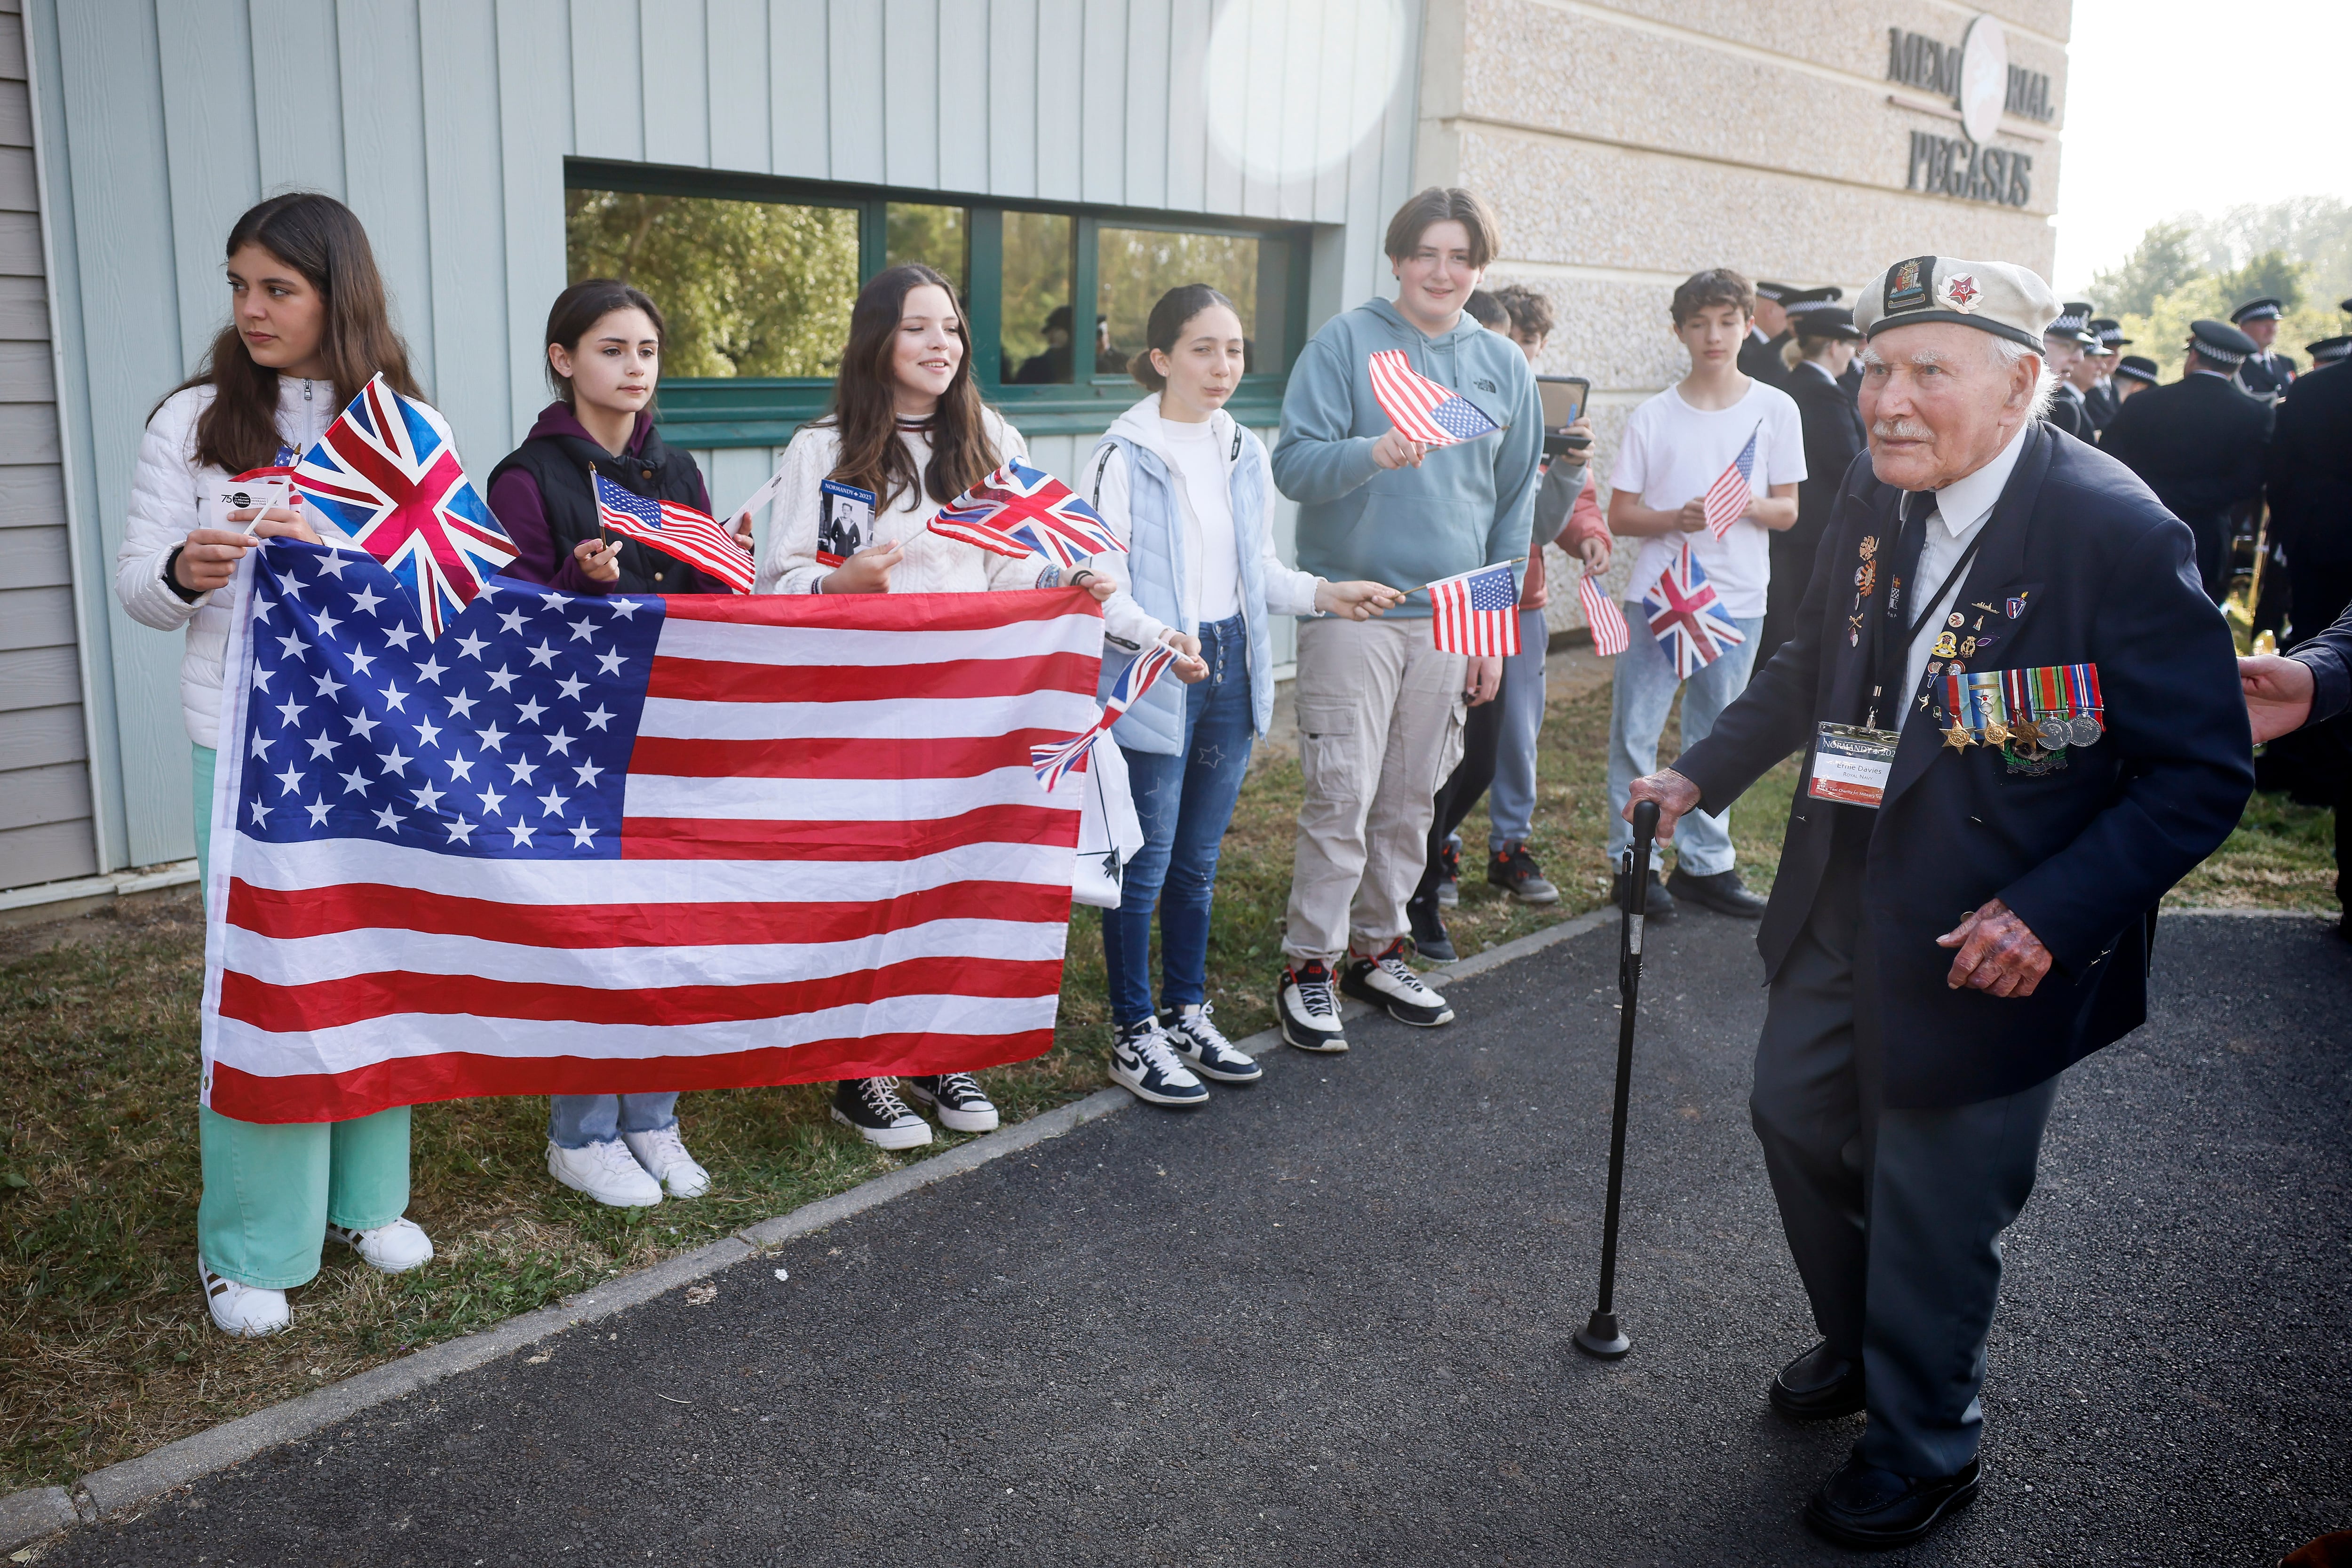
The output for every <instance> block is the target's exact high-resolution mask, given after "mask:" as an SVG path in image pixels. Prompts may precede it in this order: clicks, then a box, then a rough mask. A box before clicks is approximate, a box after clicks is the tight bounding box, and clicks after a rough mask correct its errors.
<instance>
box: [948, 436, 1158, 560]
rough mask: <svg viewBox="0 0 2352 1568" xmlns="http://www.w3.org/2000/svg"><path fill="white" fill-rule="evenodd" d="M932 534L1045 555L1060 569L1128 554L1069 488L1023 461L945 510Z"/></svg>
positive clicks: (989, 547) (1013, 463)
mask: <svg viewBox="0 0 2352 1568" xmlns="http://www.w3.org/2000/svg"><path fill="white" fill-rule="evenodd" d="M931 531H932V532H933V533H944V534H946V535H947V536H948V537H949V538H950V539H961V540H962V541H963V542H965V543H966V544H977V545H979V546H980V547H981V548H982V550H992V551H994V552H996V553H997V554H999V555H1011V556H1013V557H1016V558H1018V557H1020V556H1024V555H1042V556H1044V557H1045V559H1046V560H1048V561H1051V562H1052V563H1054V564H1055V565H1056V566H1076V565H1077V564H1078V563H1080V562H1082V561H1085V560H1086V559H1087V557H1089V556H1094V555H1108V554H1114V553H1120V554H1123V553H1125V552H1126V550H1127V546H1126V545H1124V544H1121V543H1120V542H1118V535H1117V534H1115V533H1113V532H1111V531H1110V525H1109V524H1108V523H1107V522H1105V521H1103V520H1102V514H1101V513H1100V512H1098V511H1097V510H1095V509H1094V508H1092V507H1090V506H1088V505H1087V503H1086V502H1084V501H1082V500H1079V499H1078V498H1077V497H1076V496H1075V495H1072V494H1071V493H1070V487H1069V486H1067V485H1066V484H1064V483H1063V482H1062V481H1061V480H1059V479H1055V477H1054V476H1053V475H1051V474H1049V473H1045V472H1044V471H1043V470H1041V469H1037V468H1031V467H1030V466H1029V465H1028V464H1026V463H1024V462H1023V461H1022V460H1021V459H1020V458H1013V459H1012V460H1011V461H1009V462H1007V463H1006V464H1005V465H1004V466H1003V468H999V469H997V470H996V472H994V473H992V474H991V475H989V476H988V478H986V479H982V480H981V481H980V483H978V484H976V485H974V486H972V487H971V489H968V490H966V491H964V492H963V494H961V495H960V496H958V497H956V499H955V500H951V501H950V502H949V503H948V504H947V505H945V506H943V507H941V508H940V511H939V515H938V516H937V517H934V518H933V519H931Z"/></svg>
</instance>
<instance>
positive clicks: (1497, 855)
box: [1486, 838, 1559, 904]
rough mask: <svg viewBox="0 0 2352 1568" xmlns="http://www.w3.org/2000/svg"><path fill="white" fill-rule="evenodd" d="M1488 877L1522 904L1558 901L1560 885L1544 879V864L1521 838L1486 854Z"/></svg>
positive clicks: (1487, 878)
mask: <svg viewBox="0 0 2352 1568" xmlns="http://www.w3.org/2000/svg"><path fill="white" fill-rule="evenodd" d="M1486 880H1487V881H1488V882H1490V883H1492V884H1493V885H1494V886H1496V887H1497V888H1500V889H1503V891H1505V892H1507V893H1508V894H1510V895H1511V897H1513V898H1515V899H1517V900H1519V902H1521V903H1523V904H1556V903H1558V902H1559V889H1558V888H1555V887H1553V886H1552V885H1551V884H1550V883H1549V881H1546V880H1545V879H1544V874H1543V868H1542V867H1540V866H1538V865H1537V864H1536V858H1535V857H1534V856H1532V855H1530V854H1528V847H1527V845H1526V844H1525V843H1524V842H1523V841H1521V840H1519V839H1516V838H1515V839H1513V840H1511V841H1510V842H1509V843H1507V844H1506V845H1504V846H1503V847H1501V848H1500V849H1497V850H1495V851H1494V852H1493V853H1491V854H1489V855H1488V856H1487V857H1486Z"/></svg>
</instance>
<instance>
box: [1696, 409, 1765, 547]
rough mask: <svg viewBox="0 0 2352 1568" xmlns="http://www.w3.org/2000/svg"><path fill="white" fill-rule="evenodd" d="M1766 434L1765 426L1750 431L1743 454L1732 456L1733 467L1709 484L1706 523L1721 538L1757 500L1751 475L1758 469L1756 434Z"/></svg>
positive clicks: (1731, 464) (1707, 488) (1725, 470)
mask: <svg viewBox="0 0 2352 1568" xmlns="http://www.w3.org/2000/svg"><path fill="white" fill-rule="evenodd" d="M1763 433H1764V426H1761V425H1759V426H1756V428H1755V429H1753V430H1750V431H1749V432H1748V445H1746V446H1745V447H1740V448H1739V456H1738V457H1737V458H1732V459H1731V463H1730V466H1729V467H1727V468H1725V469H1724V470H1723V472H1721V473H1720V474H1717V476H1716V477H1715V483H1713V484H1711V485H1709V486H1707V487H1706V503H1705V504H1706V526H1707V528H1708V529H1709V530H1710V531H1713V533H1714V534H1715V536H1716V537H1717V539H1721V538H1722V537H1723V536H1724V535H1725V534H1727V533H1729V532H1730V531H1731V525H1732V524H1733V523H1735V522H1738V521H1739V518H1740V514H1741V513H1742V512H1745V511H1746V510H1748V502H1749V501H1751V500H1755V499H1756V498H1755V491H1754V489H1753V488H1752V486H1751V483H1750V476H1752V475H1753V474H1754V473H1755V472H1756V437H1759V436H1760V435H1762V434H1763Z"/></svg>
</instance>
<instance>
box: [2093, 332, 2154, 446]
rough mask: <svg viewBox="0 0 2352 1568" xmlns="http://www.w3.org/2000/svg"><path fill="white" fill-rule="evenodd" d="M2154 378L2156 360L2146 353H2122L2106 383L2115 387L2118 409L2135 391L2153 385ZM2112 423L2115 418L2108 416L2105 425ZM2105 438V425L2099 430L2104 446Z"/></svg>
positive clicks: (2141, 390)
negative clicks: (2114, 371)
mask: <svg viewBox="0 0 2352 1568" xmlns="http://www.w3.org/2000/svg"><path fill="white" fill-rule="evenodd" d="M2156 379H2157V369H2156V362H2155V361H2154V360H2152V359H2150V358H2148V357H2147V355H2146V354H2124V355H2122V356H2121V357H2119V358H2118V359H2117V360H2116V373H2115V374H2113V375H2111V376H2109V377H2108V378H2107V381H2108V384H2110V385H2111V386H2113V387H2114V388H2115V394H2116V407H2117V408H2118V409H2120V408H2122V407H2123V405H2125V404H2126V403H2128V402H2130V401H2131V400H2132V396H2133V395H2134V394H2135V393H2141V392H2146V391H2147V389H2148V388H2149V387H2151V386H2154V385H2155V384H2156ZM2114 424H2115V420H2114V418H2113V417H2112V416H2110V417H2109V418H2108V420H2107V426H2113V425H2114ZM2107 426H2102V427H2101V428H2100V430H2099V444H2100V445H2101V446H2103V447H2104V446H2105V445H2106V440H2107Z"/></svg>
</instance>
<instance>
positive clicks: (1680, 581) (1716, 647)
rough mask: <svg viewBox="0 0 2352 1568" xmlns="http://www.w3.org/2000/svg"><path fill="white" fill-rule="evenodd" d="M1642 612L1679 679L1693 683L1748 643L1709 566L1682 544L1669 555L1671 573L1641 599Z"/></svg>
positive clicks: (1668, 569)
mask: <svg viewBox="0 0 2352 1568" xmlns="http://www.w3.org/2000/svg"><path fill="white" fill-rule="evenodd" d="M1642 608H1643V611H1644V612H1645V613H1646V614H1647V615H1648V616H1649V617H1650V635H1651V636H1653V637H1656V638H1657V639H1658V647H1661V648H1662V649H1664V651H1665V655H1666V657H1667V658H1671V659H1673V660H1674V661H1675V677H1676V679H1682V680H1688V679H1690V678H1691V677H1692V676H1694V675H1696V674H1697V673H1698V672H1699V671H1700V670H1702V669H1704V668H1706V667H1707V666H1708V665H1710V664H1713V663H1714V662H1715V661H1716V660H1717V659H1718V658H1722V657H1723V655H1724V652H1725V650H1726V649H1728V648H1734V647H1738V646H1739V645H1740V644H1741V643H1744V642H1746V641H1747V640H1748V637H1747V634H1746V633H1744V632H1742V631H1741V630H1740V629H1739V627H1738V626H1736V625H1734V624H1733V622H1732V619H1731V612H1730V611H1728V610H1727V609H1725V608H1724V607H1723V601H1722V600H1720V599H1718V598H1717V597H1716V596H1715V584H1712V583H1710V582H1708V581H1707V580H1706V567H1704V566H1702V565H1700V564H1699V563H1698V557H1697V556H1696V555H1694V554H1692V553H1691V547H1690V546H1689V544H1687V543H1684V544H1680V545H1677V546H1676V547H1675V552H1674V554H1673V555H1671V556H1669V557H1667V559H1666V569H1665V570H1664V571H1663V572H1661V573H1659V574H1658V580H1657V581H1656V582H1654V583H1653V584H1650V591H1649V592H1648V593H1646V594H1643V595H1642Z"/></svg>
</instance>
